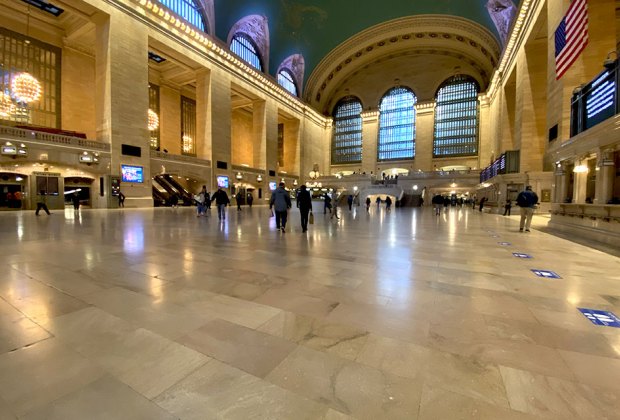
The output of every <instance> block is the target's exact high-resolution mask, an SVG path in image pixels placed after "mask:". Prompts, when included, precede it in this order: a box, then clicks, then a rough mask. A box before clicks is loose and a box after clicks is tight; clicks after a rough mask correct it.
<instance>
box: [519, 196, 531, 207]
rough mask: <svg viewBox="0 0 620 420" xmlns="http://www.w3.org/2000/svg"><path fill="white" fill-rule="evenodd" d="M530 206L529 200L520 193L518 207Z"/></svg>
mask: <svg viewBox="0 0 620 420" xmlns="http://www.w3.org/2000/svg"><path fill="white" fill-rule="evenodd" d="M528 204H529V200H528V199H527V196H526V195H525V194H524V193H519V195H518V196H517V205H518V206H519V207H527V206H528Z"/></svg>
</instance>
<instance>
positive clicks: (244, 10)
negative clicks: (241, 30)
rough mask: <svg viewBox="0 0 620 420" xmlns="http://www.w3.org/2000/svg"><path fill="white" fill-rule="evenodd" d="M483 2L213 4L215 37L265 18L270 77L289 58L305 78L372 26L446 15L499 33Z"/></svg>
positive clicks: (235, 0)
mask: <svg viewBox="0 0 620 420" xmlns="http://www.w3.org/2000/svg"><path fill="white" fill-rule="evenodd" d="M486 3H487V0H385V1H376V0H353V1H344V0H298V1H295V0H215V20H216V27H215V29H216V35H217V37H218V38H220V39H222V40H224V41H226V39H227V37H228V32H229V30H230V28H231V27H232V26H233V25H234V24H235V23H236V22H237V21H238V20H240V19H241V18H243V17H245V16H248V15H252V14H257V15H264V16H267V19H268V22H269V31H270V33H269V36H270V44H271V54H270V57H269V66H270V68H269V73H270V74H274V73H275V72H276V71H277V68H278V66H279V64H280V63H281V62H282V60H284V59H285V58H286V57H288V56H289V55H291V54H297V53H300V54H302V55H303V56H304V59H305V61H306V72H305V78H306V79H307V78H308V77H309V76H310V74H311V73H312V70H313V69H314V68H315V67H316V66H317V65H318V63H319V62H320V61H321V59H322V58H323V57H325V56H326V55H327V54H328V53H329V52H330V51H331V50H332V49H334V48H335V47H336V46H338V45H339V44H340V43H342V42H343V41H345V40H346V39H348V38H350V37H351V36H352V35H354V34H356V33H358V32H360V31H362V30H364V29H366V28H369V27H371V26H373V25H376V24H379V23H381V22H385V21H388V20H391V19H395V18H398V17H403V16H410V15H418V14H431V13H432V14H448V15H454V16H461V17H464V18H467V19H470V20H473V21H475V22H478V23H480V24H481V25H483V26H485V27H486V28H488V29H489V30H490V31H491V32H492V33H493V34H495V36H496V37H498V33H497V29H496V28H495V25H494V24H493V21H492V20H491V17H490V16H489V13H488V11H487V8H486Z"/></svg>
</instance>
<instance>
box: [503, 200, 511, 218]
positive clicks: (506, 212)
mask: <svg viewBox="0 0 620 420" xmlns="http://www.w3.org/2000/svg"><path fill="white" fill-rule="evenodd" d="M511 208H512V201H510V199H508V200H506V204H504V216H506V215H508V216H510V209H511Z"/></svg>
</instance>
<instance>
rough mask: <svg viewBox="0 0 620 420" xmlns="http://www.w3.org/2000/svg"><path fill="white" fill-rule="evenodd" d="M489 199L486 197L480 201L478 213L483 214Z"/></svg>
mask: <svg viewBox="0 0 620 420" xmlns="http://www.w3.org/2000/svg"><path fill="white" fill-rule="evenodd" d="M486 201H487V198H486V197H482V198H481V199H480V204H479V205H478V211H480V212H482V209H483V208H484V203H486Z"/></svg>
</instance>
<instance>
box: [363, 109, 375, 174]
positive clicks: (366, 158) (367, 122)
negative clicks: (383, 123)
mask: <svg viewBox="0 0 620 420" xmlns="http://www.w3.org/2000/svg"><path fill="white" fill-rule="evenodd" d="M361 117H362V165H361V166H362V168H361V169H362V172H366V173H367V174H369V173H370V172H371V171H372V172H373V173H374V171H376V169H377V168H376V167H377V146H378V144H377V140H378V136H379V111H364V112H362V114H361Z"/></svg>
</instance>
